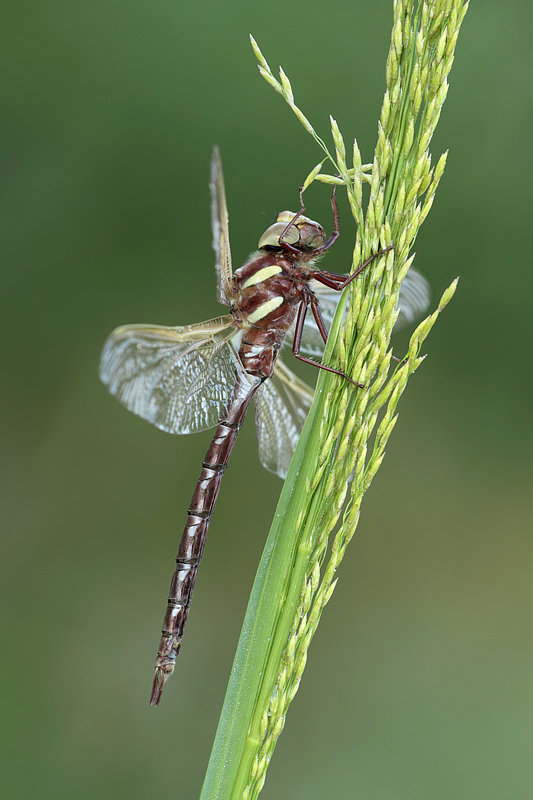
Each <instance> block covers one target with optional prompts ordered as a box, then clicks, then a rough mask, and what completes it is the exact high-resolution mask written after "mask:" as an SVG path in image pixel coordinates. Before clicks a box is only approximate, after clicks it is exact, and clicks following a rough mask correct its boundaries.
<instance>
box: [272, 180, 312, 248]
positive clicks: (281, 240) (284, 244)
mask: <svg viewBox="0 0 533 800" xmlns="http://www.w3.org/2000/svg"><path fill="white" fill-rule="evenodd" d="M299 191H300V210H299V211H298V212H297V213H296V214H295V215H294V217H293V218H292V219H291V221H290V222H289V223H288V224H287V227H286V228H285V230H284V231H283V233H282V234H281V236H280V237H279V239H278V241H279V246H280V247H283V249H284V250H288V251H289V253H294V254H295V255H298V256H299V255H301V252H302V251H301V250H300V249H299V248H298V247H294V245H292V244H289V242H286V241H285V240H284V238H283V237H284V236H286V235H287V233H288V232H289V229H290V228H291V227H292V226H293V225H294V223H295V222H296V220H297V219H298V217H301V216H302V214H303V213H304V211H305V203H304V199H303V187H302V186H300V190H299Z"/></svg>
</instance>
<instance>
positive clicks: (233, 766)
mask: <svg viewBox="0 0 533 800" xmlns="http://www.w3.org/2000/svg"><path fill="white" fill-rule="evenodd" d="M467 7H468V3H467V2H463V0H395V2H394V21H393V31H392V36H391V47H390V50H389V55H388V59H387V68H386V77H387V88H386V92H385V97H384V101H383V107H382V112H381V118H380V121H379V123H378V140H377V144H376V149H375V153H374V160H373V163H372V168H371V173H370V174H369V172H368V166H369V165H363V164H362V159H361V155H360V153H359V148H358V146H357V142H356V141H354V144H353V146H352V148H351V156H352V166H351V167H350V166H349V165H348V163H347V160H346V153H347V149H346V146H345V142H344V139H343V136H342V134H341V132H340V130H339V127H338V125H337V123H336V122H335V120H333V119H330V125H331V134H332V138H333V145H334V148H333V149H334V151H335V155H333V154H332V152H331V151H330V149H329V148H328V147H327V145H326V144H325V142H324V140H323V139H322V138H321V137H320V136H319V135H318V134H317V133H316V131H315V129H314V128H313V126H312V125H311V123H310V122H309V120H308V119H307V117H306V116H305V115H304V114H303V112H302V111H301V110H300V109H299V108H298V106H297V105H296V102H295V99H294V93H293V90H292V87H291V84H290V81H289V79H288V78H287V76H286V75H285V73H284V72H283V70H282V69H280V80H279V81H278V80H277V79H276V78H275V77H274V75H273V73H272V71H271V69H270V67H269V65H268V63H267V61H266V59H265V58H264V56H263V55H262V53H261V51H260V50H259V47H258V45H257V43H256V42H255V41H254V40H253V39H252V46H253V48H254V52H255V54H256V57H257V59H258V61H259V70H260V72H261V75H262V76H263V77H264V78H265V79H266V80H267V82H268V83H269V84H270V85H271V86H273V87H274V88H275V89H276V91H277V92H279V93H280V94H281V95H282V97H283V98H284V99H285V100H286V102H287V103H288V104H289V106H290V107H291V109H292V110H293V112H294V113H295V115H296V116H297V118H298V119H299V121H300V122H301V123H302V125H303V126H304V128H305V129H306V130H307V131H308V133H310V134H311V135H312V136H313V138H314V139H315V141H316V142H317V143H318V145H319V146H320V148H321V149H322V150H323V152H324V154H325V156H326V158H325V161H329V162H330V163H331V164H332V165H333V173H334V174H333V175H330V174H324V173H322V172H321V169H322V164H323V163H324V162H322V163H321V164H319V165H317V166H316V167H315V168H314V169H313V170H312V172H311V173H310V174H309V176H308V178H307V179H306V181H305V183H304V186H305V187H307V186H308V185H309V184H310V183H311V182H312V181H313V180H321V181H323V182H326V183H335V184H341V185H343V186H344V187H345V188H346V191H347V195H348V200H349V203H350V208H351V210H352V213H353V216H354V220H355V222H356V225H357V234H356V239H355V245H354V253H353V264H352V267H353V269H355V268H357V267H358V266H359V264H360V263H361V262H362V261H364V260H365V259H366V258H368V256H369V255H370V254H371V253H373V252H374V253H375V252H377V251H378V250H379V249H380V248H381V249H383V248H386V247H389V246H390V245H391V244H393V246H394V249H393V250H390V251H389V252H388V253H386V254H384V255H383V256H381V257H379V258H378V259H376V260H375V261H374V262H373V263H372V265H371V266H370V267H369V268H368V269H367V270H366V271H365V273H363V274H362V275H361V277H360V278H359V279H357V281H355V282H354V284H352V285H351V286H350V288H349V290H347V291H346V292H345V293H344V295H343V297H342V299H341V302H340V303H339V308H338V309H337V314H336V316H335V319H334V322H333V325H332V328H331V331H330V335H329V338H328V343H327V346H326V352H325V355H324V362H325V363H327V364H330V365H332V366H336V367H338V368H340V369H342V370H344V371H345V372H346V373H347V374H348V375H350V376H351V377H352V378H353V379H354V380H355V381H357V382H359V383H364V384H365V388H364V389H361V390H357V391H353V387H352V386H351V385H350V384H348V382H347V381H345V380H343V379H340V378H338V377H337V376H335V375H332V374H331V373H324V372H322V371H321V372H320V375H319V378H318V382H317V389H316V393H315V401H314V404H313V407H312V409H311V411H310V413H309V416H308V419H307V422H306V424H305V427H304V430H303V432H302V435H301V437H300V441H299V444H298V447H297V449H296V453H295V456H294V459H293V462H292V464H291V468H290V470H289V474H288V476H287V479H286V481H285V485H284V488H283V491H282V493H281V497H280V500H279V504H278V508H277V511H276V515H275V519H274V522H273V525H272V528H271V531H270V534H269V537H268V540H267V543H266V546H265V550H264V553H263V557H262V559H261V563H260V565H259V569H258V573H257V576H256V580H255V582H254V586H253V589H252V594H251V597H250V601H249V604H248V609H247V612H246V617H245V621H244V625H243V630H242V633H241V638H240V640H239V644H238V648H237V654H236V657H235V662H234V666H233V670H232V675H231V678H230V682H229V686H228V691H227V694H226V699H225V702H224V707H223V710H222V714H221V718H220V722H219V726H218V730H217V735H216V739H215V743H214V747H213V752H212V755H211V760H210V762H209V767H208V771H207V774H206V778H205V782H204V787H203V791H202V795H201V797H202V800H253V798H256V797H257V795H258V794H259V792H260V791H261V788H262V786H263V784H264V781H265V776H266V770H267V768H268V764H269V763H270V760H271V758H272V754H273V751H274V748H275V745H276V742H277V739H278V738H279V735H280V733H281V731H282V729H283V726H284V724H285V718H286V713H287V709H288V706H289V704H290V702H291V701H292V699H293V697H294V695H295V694H296V691H297V689H298V685H299V682H300V679H301V676H302V673H303V670H304V668H305V664H306V660H307V651H308V647H309V644H310V642H311V640H312V637H313V635H314V633H315V631H316V628H317V626H318V623H319V621H320V617H321V614H322V611H323V609H324V607H325V605H326V604H327V602H328V601H329V599H330V598H331V596H332V594H333V591H334V589H335V586H336V582H337V577H336V572H337V569H338V567H339V564H340V562H341V561H342V558H343V556H344V553H345V550H346V547H347V545H348V543H349V541H350V539H351V538H352V537H353V535H354V533H355V530H356V527H357V524H358V520H359V515H360V507H361V502H362V498H363V496H364V494H365V492H366V490H367V489H368V488H369V486H370V484H371V483H372V480H373V479H374V477H375V475H376V473H377V471H378V470H379V467H380V465H381V463H382V461H383V458H384V455H385V448H386V445H387V442H388V439H389V437H390V435H391V433H392V430H393V428H394V426H395V424H396V421H397V419H398V413H397V406H398V402H399V400H400V397H401V395H402V394H403V392H404V391H405V388H406V386H407V382H408V379H409V377H410V376H411V375H412V374H413V372H415V371H416V369H418V367H419V366H420V364H421V363H422V361H423V357H420V348H421V346H422V344H423V342H424V340H425V338H426V337H427V335H428V334H429V332H430V330H431V328H432V327H433V325H434V324H435V322H436V320H437V318H438V316H439V314H440V312H441V311H442V310H443V309H444V307H445V306H446V305H447V303H448V302H449V301H450V299H451V297H452V296H453V293H454V292H455V289H456V286H457V280H455V281H453V283H452V284H451V285H450V287H449V288H448V289H447V290H446V291H445V292H444V294H443V296H442V298H441V300H440V302H439V305H438V307H437V309H436V310H435V311H434V312H433V313H432V314H430V315H429V316H428V317H427V318H426V319H425V320H424V321H423V322H422V323H420V325H418V327H417V329H416V330H415V332H414V333H413V335H412V336H411V340H410V343H409V347H408V350H407V353H406V354H405V357H404V359H403V361H402V362H401V363H400V364H398V365H397V366H396V367H395V368H394V369H392V370H391V349H390V336H391V333H392V328H393V326H394V322H395V319H396V316H397V312H396V311H395V309H396V303H397V299H398V293H399V290H400V285H401V282H402V280H403V278H404V277H405V274H406V273H407V270H408V269H409V267H410V265H411V263H412V260H413V258H414V256H411V257H410V256H409V253H410V250H411V249H412V246H413V244H414V241H415V238H416V235H417V233H418V230H419V228H420V225H421V224H422V222H423V220H424V219H425V217H426V216H427V214H428V212H429V209H430V208H431V204H432V202H433V198H434V196H435V192H436V189H437V186H438V183H439V180H440V178H441V176H442V173H443V170H444V166H445V163H446V154H443V155H442V156H441V157H440V159H439V161H438V162H437V165H436V167H435V168H432V167H431V155H430V152H429V144H430V142H431V137H432V135H433V133H434V130H435V127H436V125H437V122H438V119H439V116H440V112H441V108H442V104H443V102H444V100H445V98H446V93H447V75H448V73H449V70H450V68H451V65H452V62H453V54H454V50H455V45H456V42H457V36H458V33H459V28H460V25H461V22H462V20H463V18H464V15H465V13H466V10H467ZM338 176H340V178H339V177H338ZM364 183H369V184H370V194H369V198H368V202H367V206H366V212H365V209H364V203H363V184H364ZM346 309H347V318H346V320H345V321H344V323H343V319H344V315H345V312H346ZM376 426H377V428H376ZM374 431H375V436H374V439H373V440H371V437H372V435H373V434H374ZM351 474H353V476H354V477H353V481H352V483H351V488H350V484H349V482H348V480H349V477H350V475H351ZM346 501H347V502H346ZM333 532H335V535H334V537H333V541H332V542H331V543H330V536H331V534H332V533H333ZM328 546H329V551H328Z"/></svg>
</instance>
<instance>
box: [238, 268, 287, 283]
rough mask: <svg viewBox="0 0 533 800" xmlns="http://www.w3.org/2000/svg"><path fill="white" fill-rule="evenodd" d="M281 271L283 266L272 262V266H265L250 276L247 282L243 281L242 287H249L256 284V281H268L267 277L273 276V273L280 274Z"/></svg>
mask: <svg viewBox="0 0 533 800" xmlns="http://www.w3.org/2000/svg"><path fill="white" fill-rule="evenodd" d="M280 272H281V267H280V266H278V265H277V264H272V265H271V266H270V267H263V269H260V270H258V271H257V272H256V273H255V275H252V276H251V277H250V278H248V280H247V281H246V283H243V286H242V288H243V289H247V288H248V287H249V286H255V284H256V283H261V282H262V281H266V280H267V278H271V277H272V276H273V275H279V273H280Z"/></svg>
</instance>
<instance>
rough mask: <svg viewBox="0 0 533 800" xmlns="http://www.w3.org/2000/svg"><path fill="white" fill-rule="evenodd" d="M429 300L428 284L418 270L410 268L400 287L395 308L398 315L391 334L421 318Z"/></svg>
mask: <svg viewBox="0 0 533 800" xmlns="http://www.w3.org/2000/svg"><path fill="white" fill-rule="evenodd" d="M430 299H431V293H430V288H429V283H428V282H427V280H426V279H425V278H424V276H423V275H421V274H420V272H418V270H416V269H413V267H411V269H410V270H409V271H408V273H407V275H406V276H405V278H404V279H403V281H402V285H401V286H400V295H399V297H398V306H397V307H398V308H399V309H400V313H399V314H398V319H397V320H396V324H395V325H394V328H393V332H394V333H396V332H397V331H399V330H401V329H402V328H405V327H406V326H407V325H410V324H411V323H412V322H414V321H415V319H418V317H421V316H422V314H423V313H424V311H426V310H427V308H428V306H429V301H430Z"/></svg>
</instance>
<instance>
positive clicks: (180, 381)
mask: <svg viewBox="0 0 533 800" xmlns="http://www.w3.org/2000/svg"><path fill="white" fill-rule="evenodd" d="M234 335H235V328H234V326H233V318H232V317H231V316H230V315H227V316H224V317H218V318H217V319H212V320H209V321H207V322H202V323H199V324H197V325H187V326H185V327H176V328H167V327H164V326H163V325H130V326H124V327H121V328H117V329H116V330H115V331H113V333H112V334H111V336H110V337H109V338H108V340H107V342H106V343H105V346H104V350H103V352H102V358H101V361H100V378H101V379H102V381H103V383H104V384H105V385H106V386H107V387H108V388H109V391H110V392H111V394H114V395H115V397H117V398H118V400H120V402H121V403H122V404H123V405H125V406H126V408H128V409H129V410H130V411H133V413H134V414H137V415H138V416H139V417H142V418H143V419H145V420H147V421H148V422H151V423H152V424H153V425H156V426H157V427H158V428H160V429H161V430H163V431H167V432H168V433H194V432H196V431H202V430H205V429H206V428H211V427H213V426H214V425H216V424H217V423H218V420H219V418H220V416H221V414H222V412H223V411H224V408H225V406H226V404H227V402H228V400H229V397H230V395H231V391H232V389H233V385H234V383H235V369H236V361H235V358H234V356H233V355H232V349H231V347H230V346H229V343H230V339H231V337H232V336H234Z"/></svg>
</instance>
